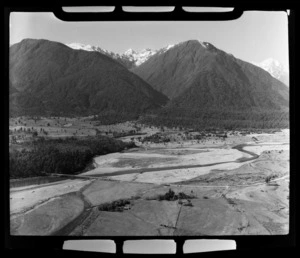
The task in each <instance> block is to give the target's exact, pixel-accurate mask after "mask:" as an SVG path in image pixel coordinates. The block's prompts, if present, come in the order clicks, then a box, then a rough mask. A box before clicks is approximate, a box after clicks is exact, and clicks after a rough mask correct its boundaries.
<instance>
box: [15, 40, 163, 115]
mask: <svg viewBox="0 0 300 258" xmlns="http://www.w3.org/2000/svg"><path fill="white" fill-rule="evenodd" d="M10 82H11V87H12V88H11V89H14V90H12V91H11V94H10V111H11V112H12V114H27V113H34V114H35V113H40V114H56V115H60V114H73V115H83V114H95V113H99V112H102V111H105V112H107V111H116V112H124V113H143V112H145V111H148V110H152V109H156V108H159V107H161V106H162V105H164V104H165V103H166V101H167V98H166V97H165V96H164V95H162V94H161V93H159V92H157V91H155V90H154V89H153V88H152V87H151V86H150V85H149V84H148V83H146V82H145V81H143V80H142V79H141V78H140V77H138V76H136V75H135V74H133V73H132V72H130V71H128V70H127V69H126V68H125V67H124V66H123V65H120V64H119V63H118V62H116V61H115V60H113V59H112V58H110V57H108V56H106V55H104V54H101V53H98V52H88V51H83V50H73V49H71V48H69V47H67V46H65V45H64V44H61V43H57V42H52V41H48V40H34V39H25V40H22V41H21V42H20V43H17V44H14V45H13V46H11V47H10Z"/></svg>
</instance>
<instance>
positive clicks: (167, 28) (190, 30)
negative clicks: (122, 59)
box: [10, 11, 288, 68]
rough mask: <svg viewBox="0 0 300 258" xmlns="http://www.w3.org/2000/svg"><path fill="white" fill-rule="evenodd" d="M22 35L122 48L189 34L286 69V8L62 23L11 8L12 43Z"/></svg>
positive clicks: (155, 46) (244, 57)
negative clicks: (215, 17) (212, 17)
mask: <svg viewBox="0 0 300 258" xmlns="http://www.w3.org/2000/svg"><path fill="white" fill-rule="evenodd" d="M24 38H36V39H49V40H53V41H58V42H62V43H73V42H78V43H83V44H90V45H95V46H99V47H101V48H104V49H107V50H110V51H113V52H116V53H123V52H125V51H126V50H127V49H129V48H132V49H134V50H137V51H139V50H142V49H145V48H151V49H159V48H161V47H164V46H167V45H169V44H176V43H179V42H182V41H186V40H190V39H198V40H203V41H207V42H210V43H212V44H213V45H215V46H216V47H217V48H220V49H222V50H224V51H226V52H228V53H231V54H233V55H234V56H235V57H237V58H240V59H242V60H245V61H248V62H252V61H254V62H261V61H263V60H265V59H267V58H274V59H276V60H278V61H279V62H281V63H282V64H283V65H284V66H285V68H288V23H287V14H286V13H285V12H257V11H253V12H245V13H244V14H243V16H242V17H241V18H239V19H237V20H233V21H199V22H190V21H180V22H179V21H178V22H172V21H161V22H158V21H157V22H156V21H155V22H152V21H151V22H139V21H132V22H64V21H61V20H59V19H57V18H56V17H55V16H54V15H53V14H52V13H16V12H15V13H12V14H11V17H10V43H11V44H14V43H17V42H20V41H21V40H22V39H24Z"/></svg>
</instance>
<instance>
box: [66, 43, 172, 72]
mask: <svg viewBox="0 0 300 258" xmlns="http://www.w3.org/2000/svg"><path fill="white" fill-rule="evenodd" d="M66 45H67V46H68V47H70V48H73V49H81V50H85V51H96V52H100V53H102V54H105V55H107V56H109V57H111V58H113V59H115V60H117V61H118V62H119V63H121V64H123V65H124V66H125V67H126V68H128V69H131V68H134V67H137V66H139V65H141V64H142V63H144V62H146V61H147V60H148V59H149V58H150V57H151V56H153V55H155V54H157V53H164V52H165V51H167V50H168V49H170V48H171V47H173V46H174V45H168V46H166V47H163V48H160V49H158V50H152V49H150V48H146V49H143V50H141V51H135V50H133V49H131V48H130V49H128V50H127V51H125V52H124V53H123V54H117V53H114V52H111V51H108V50H106V49H103V48H100V47H98V46H91V45H84V44H81V43H70V44H66Z"/></svg>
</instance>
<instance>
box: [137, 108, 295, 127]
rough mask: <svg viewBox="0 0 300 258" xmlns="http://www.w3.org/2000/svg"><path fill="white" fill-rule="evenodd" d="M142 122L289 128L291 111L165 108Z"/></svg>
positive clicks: (195, 125)
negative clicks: (223, 110)
mask: <svg viewBox="0 0 300 258" xmlns="http://www.w3.org/2000/svg"><path fill="white" fill-rule="evenodd" d="M140 122H141V123H144V124H148V125H154V126H158V127H161V126H167V127H170V128H173V127H182V128H190V129H193V130H195V131H201V130H203V129H207V128H222V129H226V130H235V129H251V128H253V129H268V128H280V129H282V128H289V113H288V112H285V111H272V112H249V113H245V112H239V111H233V112H228V111H226V112H222V110H221V111H220V110H214V111H210V110H207V111H203V112H199V110H191V109H189V110H186V109H183V108H177V109H176V108H172V109H171V108H163V109H161V110H160V111H159V112H157V113H156V114H152V115H147V116H143V117H142V118H141V119H140Z"/></svg>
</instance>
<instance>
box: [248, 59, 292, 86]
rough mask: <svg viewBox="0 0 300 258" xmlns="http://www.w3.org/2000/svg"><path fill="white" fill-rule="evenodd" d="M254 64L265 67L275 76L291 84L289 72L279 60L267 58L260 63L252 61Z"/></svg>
mask: <svg viewBox="0 0 300 258" xmlns="http://www.w3.org/2000/svg"><path fill="white" fill-rule="evenodd" d="M252 64H254V65H256V66H258V67H260V68H262V69H264V70H265V71H267V72H268V73H269V74H271V75H272V76H273V77H274V78H276V79H278V80H280V81H281V82H283V83H284V84H286V85H289V81H288V80H289V79H288V78H289V76H288V72H287V70H286V68H285V67H284V66H283V65H282V64H281V63H280V62H279V61H278V60H275V59H273V58H267V59H266V60H264V61H262V62H260V63H257V62H252Z"/></svg>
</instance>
